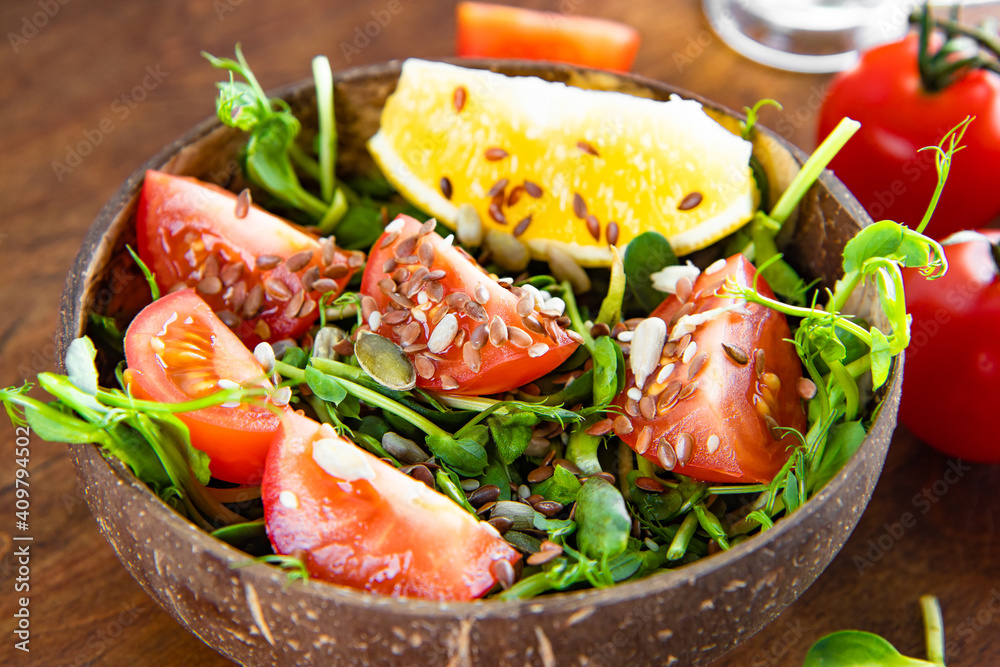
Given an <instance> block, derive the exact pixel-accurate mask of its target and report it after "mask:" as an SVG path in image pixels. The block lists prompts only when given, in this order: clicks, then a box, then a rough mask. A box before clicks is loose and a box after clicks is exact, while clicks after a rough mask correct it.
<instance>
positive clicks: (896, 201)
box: [818, 34, 1000, 239]
mask: <svg viewBox="0 0 1000 667" xmlns="http://www.w3.org/2000/svg"><path fill="white" fill-rule="evenodd" d="M918 50H919V49H918V42H917V36H916V35H915V34H911V35H909V36H907V37H906V38H904V39H903V40H901V41H898V42H893V43H890V44H886V45H882V46H879V47H876V48H874V49H872V50H870V51H868V52H866V53H864V54H863V55H862V56H861V59H860V60H859V62H858V64H857V65H856V66H855V67H854V68H853V69H851V70H848V71H846V72H842V73H841V74H839V75H837V77H836V78H834V80H833V82H832V83H831V84H830V88H829V89H828V91H827V95H826V99H825V100H824V102H823V106H822V108H821V109H820V114H819V130H818V137H819V138H820V139H822V138H824V137H826V136H827V135H828V134H829V133H830V131H831V130H832V129H833V128H834V126H835V125H836V124H837V123H838V122H839V121H840V119H841V118H842V117H844V116H848V117H850V118H853V119H855V120H858V121H860V122H861V129H860V130H859V131H858V133H857V134H856V135H855V136H854V138H853V139H851V141H849V142H848V143H847V145H846V146H845V147H844V148H842V149H841V151H840V152H839V153H838V154H837V155H836V157H834V159H833V161H832V162H831V164H830V168H831V169H833V170H834V172H835V173H836V174H837V176H838V177H839V178H840V179H841V180H842V181H844V183H845V184H846V185H847V187H848V188H850V190H851V191H852V192H853V193H854V195H855V196H856V197H857V198H858V200H859V201H860V202H861V204H862V205H863V206H864V207H865V208H866V209H867V210H868V213H869V214H870V215H871V216H872V218H874V219H876V220H880V219H890V220H895V221H897V222H900V223H903V224H906V225H908V226H910V227H916V225H917V224H918V223H919V222H920V221H921V219H922V218H923V215H924V212H925V211H926V209H927V205H928V204H929V203H930V199H931V195H932V193H933V191H934V187H935V185H936V183H937V172H936V171H935V168H934V153H933V152H931V151H923V152H919V153H918V151H919V150H920V149H921V148H923V147H925V146H935V145H937V144H938V142H940V141H941V137H943V136H944V135H945V133H947V132H948V130H950V129H951V128H953V127H954V126H955V125H957V124H958V123H959V122H960V121H961V120H963V119H964V118H965V117H966V116H968V115H973V116H976V119H975V120H974V121H972V123H971V124H970V125H969V128H968V131H967V132H966V133H965V138H964V140H963V142H962V143H963V144H964V145H965V148H963V149H962V150H961V151H960V152H959V153H957V154H956V155H955V157H954V159H953V161H952V165H951V173H950V174H949V176H948V184H947V185H946V186H945V188H944V192H943V194H942V196H941V200H940V202H939V204H938V207H937V210H936V211H935V213H934V216H933V217H932V218H931V222H930V224H929V225H928V227H927V234H928V235H929V236H933V237H934V238H937V239H941V238H944V237H945V236H948V235H949V234H951V233H952V232H955V231H958V230H960V229H975V228H977V227H982V226H984V225H987V224H989V223H990V222H991V221H992V220H993V219H994V218H995V217H996V216H997V215H1000V190H998V189H997V188H996V187H995V181H996V177H995V166H996V165H997V164H998V163H1000V75H997V74H994V73H992V72H988V71H985V70H975V71H972V72H969V73H968V74H966V75H965V76H964V77H962V78H961V79H960V80H958V81H956V82H955V83H953V84H952V85H950V86H948V87H947V88H945V89H944V90H942V91H940V92H934V93H930V92H927V91H925V90H924V89H923V87H922V86H921V82H920V74H919V70H918V67H917V53H918Z"/></svg>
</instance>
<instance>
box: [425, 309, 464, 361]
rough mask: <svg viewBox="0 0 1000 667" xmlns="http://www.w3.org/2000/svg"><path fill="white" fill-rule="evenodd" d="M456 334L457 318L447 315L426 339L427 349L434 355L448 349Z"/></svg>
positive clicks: (451, 314)
mask: <svg viewBox="0 0 1000 667" xmlns="http://www.w3.org/2000/svg"><path fill="white" fill-rule="evenodd" d="M456 333H458V318H456V317H455V315H454V314H453V313H448V314H447V315H445V316H444V318H442V319H441V321H440V322H438V325H437V326H436V327H434V331H432V332H431V335H430V337H428V339H427V349H428V350H430V351H431V352H433V353H434V354H440V353H441V352H444V351H445V350H447V349H448V346H449V345H451V342H452V341H453V340H454V339H455V334H456Z"/></svg>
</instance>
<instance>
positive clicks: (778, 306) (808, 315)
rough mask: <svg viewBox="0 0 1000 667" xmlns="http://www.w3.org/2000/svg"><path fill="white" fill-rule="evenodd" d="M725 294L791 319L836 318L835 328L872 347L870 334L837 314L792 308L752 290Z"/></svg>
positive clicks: (737, 290) (738, 289)
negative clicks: (777, 312) (822, 316)
mask: <svg viewBox="0 0 1000 667" xmlns="http://www.w3.org/2000/svg"><path fill="white" fill-rule="evenodd" d="M727 293H728V294H730V295H732V296H736V297H741V298H744V299H746V300H747V301H750V302H752V303H759V304H760V305H762V306H767V307H768V308H770V309H771V310H777V311H779V312H782V313H784V314H785V315H791V316H792V317H801V318H803V319H812V318H815V317H816V316H817V315H827V314H828V315H831V316H834V317H837V322H836V326H838V327H840V328H841V329H844V330H845V331H847V332H849V333H851V334H853V335H855V336H857V337H858V338H860V339H861V340H862V341H864V343H865V344H866V345H867V346H868V347H871V346H872V335H871V333H870V332H868V331H866V330H865V329H863V328H861V327H860V326H859V325H857V324H855V323H854V322H852V321H850V320H848V319H847V318H845V317H842V316H840V314H839V313H837V312H831V313H827V311H825V310H822V309H820V308H806V307H804V306H792V305H790V304H787V303H784V302H783V301H778V300H777V299H770V298H768V297H765V296H761V295H760V293H759V292H757V291H756V290H755V289H752V288H742V287H736V288H735V289H733V290H729V289H728V288H727Z"/></svg>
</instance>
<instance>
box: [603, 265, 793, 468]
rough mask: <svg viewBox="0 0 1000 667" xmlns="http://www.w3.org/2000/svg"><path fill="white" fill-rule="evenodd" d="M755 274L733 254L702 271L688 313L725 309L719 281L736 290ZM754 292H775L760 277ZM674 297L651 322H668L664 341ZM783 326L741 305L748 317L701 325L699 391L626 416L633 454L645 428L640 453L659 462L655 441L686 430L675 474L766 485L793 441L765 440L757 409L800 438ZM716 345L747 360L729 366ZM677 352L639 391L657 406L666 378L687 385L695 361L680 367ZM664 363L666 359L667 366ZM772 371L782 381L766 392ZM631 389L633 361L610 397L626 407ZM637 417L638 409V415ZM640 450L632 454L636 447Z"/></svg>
mask: <svg viewBox="0 0 1000 667" xmlns="http://www.w3.org/2000/svg"><path fill="white" fill-rule="evenodd" d="M755 273H756V270H755V269H754V267H753V265H752V264H751V263H750V262H749V261H747V259H746V258H745V257H743V255H733V256H732V257H730V258H729V260H728V261H727V262H726V266H725V268H723V269H721V270H719V271H716V272H714V273H712V274H708V275H706V274H705V273H702V274H701V275H700V276H699V277H698V279H697V280H696V281H695V282H694V286H693V292H692V294H693V295H694V296H692V298H691V299H690V300H691V301H693V302H694V304H695V305H694V308H693V309H692V311H691V312H692V313H700V312H705V311H707V310H710V309H713V308H719V307H725V306H731V305H732V304H733V303H734V301H733V299H731V298H727V297H722V296H716V294H717V291H721V290H720V288H721V287H722V285H723V283H724V282H725V281H726V279H727V278H731V279H732V280H734V281H736V282H737V283H738V284H739V285H743V286H747V285H752V284H753V277H754V274H755ZM757 291H758V292H759V293H760V294H761V295H763V296H765V297H769V298H774V293H773V292H772V291H771V288H770V287H769V286H768V284H767V282H766V281H765V280H764V278H763V277H760V278H758V280H757ZM682 305H683V304H682V302H681V301H680V300H679V299H678V297H677V296H676V295H674V296H670V297H668V298H667V299H666V300H665V301H664V302H663V303H661V304H660V305H659V306H658V307H657V308H656V310H654V311H653V312H652V314H651V315H650V317H658V318H660V319H662V320H664V321H665V322H667V331H668V339H669V332H670V320H671V318H673V316H674V314H675V313H677V311H678V310H679V309H680V308H681V307H682ZM790 338H791V334H790V331H789V328H788V321H787V320H786V319H785V316H784V314H782V313H779V312H777V311H775V310H771V309H770V308H767V307H765V306H761V305H758V304H753V303H748V304H746V314H742V315H741V314H738V313H734V312H728V313H723V314H721V315H719V316H717V317H715V318H713V319H711V320H709V321H708V322H706V323H704V324H701V325H699V326H698V327H697V328H696V329H695V331H694V332H693V333H692V334H691V341H692V344H697V348H696V349H697V350H698V353H699V354H700V353H703V352H707V353H708V358H707V360H706V361H705V363H704V366H702V367H701V369H700V370H699V371H698V372H697V374H696V375H695V376H694V378H693V379H694V380H696V381H697V382H698V388H697V389H696V390H695V391H694V393H693V394H691V396H690V397H688V398H686V399H683V400H678V401H677V402H676V403H674V404H673V407H669V408H668V409H666V410H665V411H662V413H661V411H660V410H657V413H656V415H655V416H654V418H653V419H646V418H645V417H644V416H643V415H642V414H641V413H638V415H637V416H635V417H632V418H631V422H632V431H631V432H630V433H627V434H619V435H620V437H621V438H622V440H624V441H625V442H626V443H627V444H628V445H629V446H630V447H632V448H633V449H636V444H637V442H638V440H639V434H640V432H641V431H642V429H643V428H644V427H646V426H649V427H651V428H652V434H653V437H652V444H651V445H650V446H649V448H648V449H647V450H646V451H645V453H644V454H643V455H644V456H645V457H646V458H647V459H649V460H650V461H652V462H653V463H656V464H657V465H659V459H658V456H657V446H658V443H659V442H660V441H661V439H665V441H666V442H668V443H670V444H671V445H675V443H677V441H678V436H680V435H681V434H682V433H687V434H690V435H691V436H693V438H694V447H693V451H692V455H691V458H690V460H689V461H688V462H687V463H686V464H684V465H681V464H680V463H678V465H677V466H676V467H674V468H673V470H674V471H675V472H677V473H679V474H681V475H687V476H689V477H693V478H694V479H698V480H702V481H707V482H732V483H755V482H757V483H765V484H766V483H768V482H770V481H771V480H772V479H773V478H774V476H775V474H777V472H778V471H779V470H780V469H781V467H782V465H784V463H785V461H787V460H788V456H789V453H790V448H791V447H792V446H794V445H795V444H796V443H797V440H796V439H795V436H793V435H786V436H784V437H783V438H782V439H781V440H775V439H774V438H773V437H772V436H771V432H770V428H769V426H768V424H767V422H766V421H765V419H764V417H763V415H762V412H761V411H762V410H764V409H765V408H763V407H758V404H762V403H763V404H765V405H766V406H767V408H766V409H767V413H768V414H770V416H771V417H773V418H774V419H775V420H776V421H777V423H778V425H779V426H782V427H793V428H796V429H798V430H799V431H800V432H802V433H805V429H806V416H805V412H804V411H803V409H802V401H801V399H800V398H799V395H798V388H797V383H798V379H799V378H800V377H801V376H802V365H801V362H800V361H799V357H798V354H797V352H796V351H795V347H794V345H792V344H791V343H789V342H787V340H785V339H790ZM722 343H726V344H727V345H730V346H734V347H736V348H739V349H740V350H742V351H743V352H744V353H745V354H746V355H747V357H748V363H746V364H740V363H737V362H736V361H734V360H733V359H732V358H731V357H730V356H729V355H728V354H727V353H726V352H725V350H724V349H723V348H722ZM758 350H763V351H764V360H765V363H764V374H763V377H758V375H757V372H756V368H755V366H756V363H755V361H756V356H755V355H756V353H757V351H758ZM683 352H684V351H683V350H681V349H680V348H679V346H678V349H677V350H676V352H675V353H674V354H673V355H671V356H670V357H669V359H672V360H673V363H674V365H675V370H674V371H673V372H672V373H671V374H670V375H669V376H668V377H667V378H666V379H665V380H664V381H663V382H661V383H657V382H656V378H657V374H658V369H659V368H661V367H662V366H657V369H656V370H654V371H653V372H652V373H651V375H650V380H649V381H647V383H646V384H645V394H648V395H653V394H654V393H656V392H657V390H659V392H658V393H656V400H657V406H658V407H659V405H660V403H661V401H664V400H666V399H665V398H664V397H665V396H667V395H669V392H668V391H667V390H666V389H664V387H666V386H668V385H669V384H670V382H672V381H679V382H681V385H682V386H684V385H687V384H689V383H690V380H689V376H688V369H689V368H690V364H691V363H692V362H694V361H695V359H694V358H692V359H690V360H689V362H688V363H685V362H683V356H682V355H683ZM668 363H669V362H668ZM772 373H773V374H774V375H775V376H776V377H777V379H778V381H779V382H780V387H779V388H778V389H777V391H774V390H773V387H767V388H766V389H765V387H766V381H771V380H770V379H769V377H768V376H769V374H772ZM635 386H636V379H635V376H634V375H633V373H632V369H631V364H629V367H628V369H627V371H626V380H625V388H624V389H623V391H622V393H621V394H620V395H619V396H618V397H617V398H616V399H615V403H616V404H617V405H619V406H620V407H622V408H623V409H624V410H625V414H630V413H629V410H628V402H629V399H628V396H627V394H628V391H629V389H630V388H632V387H635ZM637 412H638V411H637ZM713 435H715V436H718V438H719V442H718V445H717V448H716V449H715V451H714V452H713V451H710V446H709V444H708V442H709V438H710V437H711V436H713ZM636 451H638V450H636Z"/></svg>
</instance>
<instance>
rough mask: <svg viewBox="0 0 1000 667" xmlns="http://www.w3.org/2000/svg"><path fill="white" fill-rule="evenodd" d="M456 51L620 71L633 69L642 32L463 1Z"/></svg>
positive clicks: (604, 22)
mask: <svg viewBox="0 0 1000 667" xmlns="http://www.w3.org/2000/svg"><path fill="white" fill-rule="evenodd" d="M457 18H458V34H457V40H456V52H457V54H458V55H459V56H462V57H466V58H521V59H524V60H551V61H555V62H563V63H572V64H575V65H583V66H585V67H598V68H601V69H608V70H613V71H618V72H627V71H629V70H630V69H631V68H632V63H633V62H634V61H635V55H636V52H638V50H639V33H638V32H637V31H636V30H635V29H634V28H632V27H630V26H627V25H625V24H623V23H618V22H616V21H608V20H606V19H599V18H591V17H587V16H570V15H567V14H556V13H555V12H540V11H536V10H532V9H522V8H520V7H508V6H505V5H494V4H490V3H484V2H460V3H458V9H457Z"/></svg>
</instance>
